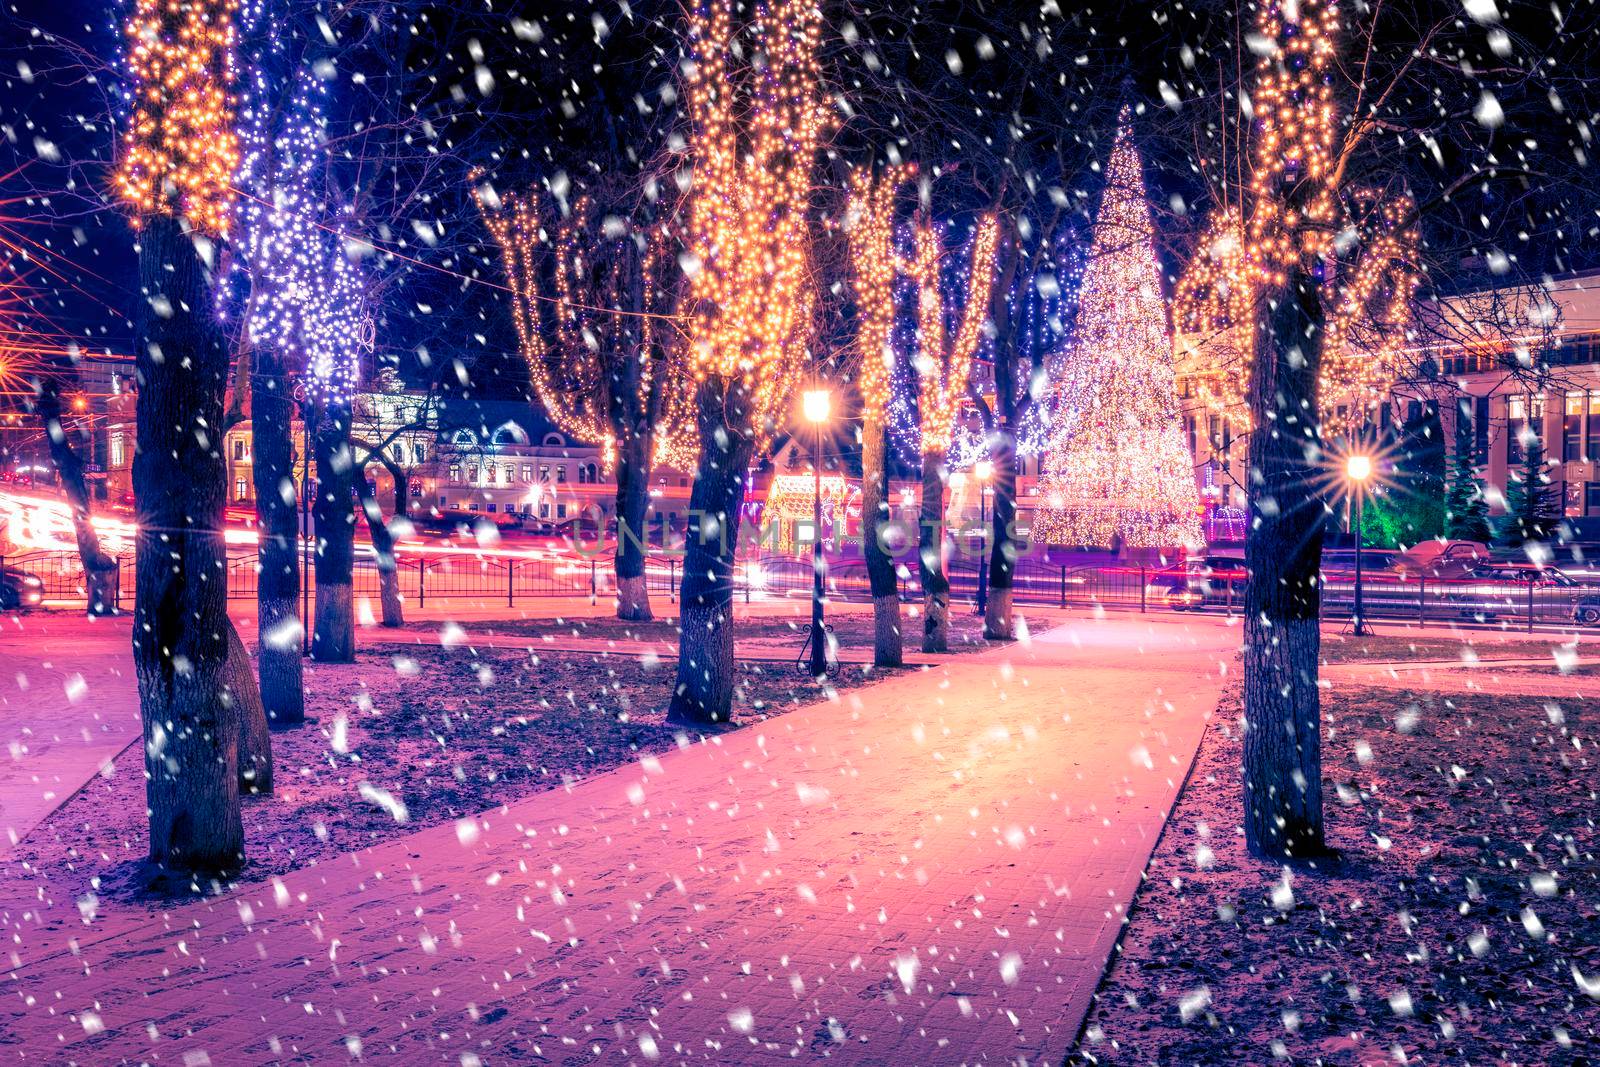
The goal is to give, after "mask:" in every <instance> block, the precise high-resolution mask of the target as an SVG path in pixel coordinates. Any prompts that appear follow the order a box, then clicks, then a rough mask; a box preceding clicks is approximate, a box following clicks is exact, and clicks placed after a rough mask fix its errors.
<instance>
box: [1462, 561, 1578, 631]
mask: <svg viewBox="0 0 1600 1067" xmlns="http://www.w3.org/2000/svg"><path fill="white" fill-rule="evenodd" d="M1446 599H1447V600H1448V601H1451V602H1454V603H1456V604H1458V605H1459V606H1460V607H1461V611H1462V614H1463V615H1468V616H1471V617H1473V618H1476V619H1479V620H1483V621H1487V620H1490V619H1493V618H1496V617H1498V616H1500V615H1524V614H1526V613H1527V612H1529V611H1532V612H1533V613H1534V615H1535V616H1536V617H1544V618H1552V617H1553V618H1570V619H1571V620H1572V621H1574V622H1578V623H1582V624H1584V625H1586V626H1593V625H1595V624H1600V589H1596V588H1594V587H1592V586H1586V585H1583V584H1581V583H1579V582H1578V581H1576V580H1575V579H1574V578H1573V577H1572V576H1571V575H1569V574H1567V573H1566V572H1565V571H1563V570H1561V569H1559V568H1557V567H1548V566H1539V565H1538V564H1534V563H1479V564H1477V565H1475V566H1474V567H1473V568H1472V569H1471V572H1470V573H1469V574H1468V575H1467V576H1465V577H1464V578H1462V579H1457V580H1455V581H1452V582H1451V583H1450V589H1449V592H1448V593H1447V594H1446Z"/></svg>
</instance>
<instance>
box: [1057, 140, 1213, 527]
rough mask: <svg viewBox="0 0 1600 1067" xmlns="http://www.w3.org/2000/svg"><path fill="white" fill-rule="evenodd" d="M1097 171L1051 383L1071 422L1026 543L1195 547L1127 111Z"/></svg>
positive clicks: (1191, 491)
mask: <svg viewBox="0 0 1600 1067" xmlns="http://www.w3.org/2000/svg"><path fill="white" fill-rule="evenodd" d="M1123 119H1124V122H1123V125H1122V128H1121V130H1120V131H1119V132H1118V134H1117V139H1116V144H1115V146H1114V147H1113V149H1112V151H1111V159H1110V162H1109V163H1108V164H1107V166H1106V185H1105V191H1104V193H1103V194H1102V195H1101V199H1100V209H1099V214H1098V215H1097V217H1096V219H1095V225H1094V240H1093V247H1092V249H1091V251H1090V253H1089V261H1088V265H1087V266H1086V268H1085V275H1084V281H1083V285H1082V287H1081V289H1080V297H1079V305H1078V318H1077V329H1076V332H1075V336H1074V340H1073V344H1072V347H1071V349H1070V351H1069V352H1068V353H1067V355H1066V359H1065V363H1064V366H1063V367H1062V369H1061V372H1060V374H1059V375H1058V378H1057V382H1056V391H1057V396H1056V408H1057V410H1058V411H1071V412H1072V413H1073V414H1072V417H1071V420H1070V425H1069V426H1068V427H1067V428H1066V429H1065V431H1064V432H1063V433H1062V434H1061V437H1060V439H1059V440H1058V441H1057V443H1056V444H1055V445H1054V446H1053V447H1052V448H1051V450H1050V451H1049V452H1048V453H1046V455H1045V459H1044V474H1043V477H1042V478H1041V480H1040V483H1039V497H1040V504H1039V508H1038V510H1037V511H1036V512H1035V514H1034V520H1033V538H1034V540H1035V541H1038V542H1041V543H1044V544H1054V545H1101V546H1106V545H1111V546H1127V547H1130V548H1174V547H1178V546H1184V545H1189V546H1192V545H1198V544H1199V543H1200V539H1201V538H1200V527H1199V523H1198V521H1197V516H1198V513H1199V500H1198V495H1197V493H1196V491H1195V479H1194V469H1193V461H1192V459H1191V457H1190V455H1189V450H1188V448H1187V447H1186V445H1185V443H1184V438H1183V428H1182V426H1181V425H1180V424H1179V421H1178V395H1177V391H1176V386H1175V382H1174V377H1173V359H1172V339H1171V335H1170V334H1169V333H1168V330H1167V313H1166V307H1165V304H1164V302H1163V300H1162V296H1161V278H1160V268H1159V266H1158V265H1157V263H1156V255H1155V246H1154V243H1153V241H1154V226H1153V224H1152V222H1151V218H1150V206H1149V202H1148V199H1147V197H1146V194H1145V183H1144V174H1143V169H1142V163H1141V161H1140V159H1139V152H1138V150H1137V148H1135V147H1134V143H1133V136H1132V130H1131V128H1130V127H1129V125H1128V124H1127V121H1126V120H1127V114H1126V112H1125V113H1124V116H1123Z"/></svg>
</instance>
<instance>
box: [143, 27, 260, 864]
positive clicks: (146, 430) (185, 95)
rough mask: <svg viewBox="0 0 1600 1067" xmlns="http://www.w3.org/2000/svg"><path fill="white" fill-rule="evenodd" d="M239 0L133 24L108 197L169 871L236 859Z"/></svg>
mask: <svg viewBox="0 0 1600 1067" xmlns="http://www.w3.org/2000/svg"><path fill="white" fill-rule="evenodd" d="M235 17H236V4H235V3H234V2H233V0H188V2H185V3H162V2H160V0H137V3H136V4H135V5H134V8H133V11H132V12H131V14H130V16H129V18H128V21H127V24H126V26H125V30H126V36H127V42H128V53H127V68H128V72H129V74H130V75H131V80H132V101H131V116H130V119H129V123H128V127H127V131H126V133H125V136H124V138H123V142H122V150H121V153H120V158H119V160H118V168H117V172H116V178H115V186H116V191H117V195H118V197H119V199H120V200H121V201H122V203H123V204H124V205H125V207H126V208H127V210H128V211H129V213H130V214H131V215H132V217H133V219H134V222H135V224H136V225H137V226H138V230H139V236H138V240H139V289H140V291H139V302H138V306H137V308H136V311H135V316H134V319H135V358H136V360H137V373H138V380H139V407H138V416H137V447H136V451H135V455H134V459H133V490H134V498H135V503H136V507H137V509H138V534H137V536H136V541H135V546H136V547H135V553H136V560H137V562H136V579H135V590H134V620H133V657H134V666H135V673H136V675H137V678H138V683H139V705H140V712H141V717H142V719H143V723H144V753H145V760H144V765H145V779H146V780H145V792H146V799H147V803H148V808H149V818H150V858H151V860H152V861H154V863H156V864H157V865H158V866H160V867H161V868H165V869H174V870H176V871H184V872H187V871H194V870H211V871H216V870H224V869H228V868H232V867H234V866H236V865H237V864H238V863H239V862H240V861H241V860H242V858H243V852H244V830H243V825H242V823H241V819H240V807H239V734H240V726H239V718H238V716H237V715H236V714H235V713H234V710H233V708H234V705H235V702H234V701H232V700H230V699H229V687H228V678H227V676H226V668H227V665H228V631H229V623H228V617H227V599H226V597H227V582H226V580H225V579H226V576H227V548H226V545H225V544H224V541H223V536H222V522H223V501H224V498H225V494H226V487H225V477H226V471H225V467H224V464H223V456H222V439H221V436H220V432H219V428H220V426H221V424H222V417H223V398H224V394H225V392H226V389H227V382H228V368H229V358H228V356H229V346H228V343H227V337H226V334H225V332H224V330H223V327H222V325H221V323H220V322H219V321H218V318H217V315H216V314H215V312H214V310H213V297H212V293H213V288H214V287H213V283H212V270H213V269H214V266H215V263H216V257H217V251H218V242H219V241H221V240H222V239H224V238H226V237H227V236H228V235H229V231H230V227H231V225H232V221H233V205H234V194H233V186H232V178H233V173H234V170H235V168H236V167H237V165H238V162H239V143H238V136H237V134H236V132H235V129H234V48H235V34H236V24H235Z"/></svg>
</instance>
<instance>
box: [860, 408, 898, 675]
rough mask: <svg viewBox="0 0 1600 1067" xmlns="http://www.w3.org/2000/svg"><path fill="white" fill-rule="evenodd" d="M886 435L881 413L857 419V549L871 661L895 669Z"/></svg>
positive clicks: (894, 601)
mask: <svg viewBox="0 0 1600 1067" xmlns="http://www.w3.org/2000/svg"><path fill="white" fill-rule="evenodd" d="M888 458H889V448H888V439H887V437H886V436H885V435H884V432H883V413H882V412H866V413H864V414H863V416H862V420H861V548H862V552H863V553H864V554H865V555H866V559H867V580H868V582H870V583H871V586H872V663H873V666H876V667H899V666H901V665H902V664H904V663H905V638H904V635H903V633H902V631H901V628H900V577H899V575H898V574H897V573H896V571H895V562H894V556H893V554H892V553H891V552H890V551H889V548H890V546H889V545H887V544H886V543H885V538H886V537H888V536H889V535H890V534H891V533H892V531H893V527H892V526H891V525H890V523H889V520H890V517H891V513H890V511H889V500H888V490H889V486H888V473H889V472H888Z"/></svg>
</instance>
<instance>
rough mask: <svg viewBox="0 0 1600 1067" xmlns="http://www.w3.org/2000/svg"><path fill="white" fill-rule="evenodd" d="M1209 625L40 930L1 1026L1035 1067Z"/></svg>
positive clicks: (1123, 889)
mask: <svg viewBox="0 0 1600 1067" xmlns="http://www.w3.org/2000/svg"><path fill="white" fill-rule="evenodd" d="M1237 634H1238V631H1237V629H1236V628H1234V627H1230V626H1228V625H1227V624H1226V623H1225V622H1224V621H1223V620H1210V619H1173V618H1170V617H1155V616H1151V617H1146V618H1139V617H1130V616H1119V617H1110V618H1103V619H1100V620H1093V619H1088V620H1078V621H1073V622H1068V623H1066V624H1063V625H1062V626H1059V627H1057V628H1055V629H1053V630H1050V631H1048V632H1046V633H1043V634H1041V635H1038V636H1036V637H1035V638H1034V639H1033V640H1032V641H1031V643H1029V644H1028V645H1027V646H1026V647H1004V648H999V649H996V650H995V651H992V652H988V653H981V654H976V655H967V656H959V657H954V658H952V659H951V660H950V661H949V662H947V663H945V664H943V665H941V666H939V667H936V668H932V669H929V670H926V671H921V672H916V673H908V674H905V675H901V676H899V677H896V678H893V679H890V680H888V681H885V682H883V683H881V684H879V685H876V686H873V687H870V688H867V689H862V690H855V691H849V692H845V693H843V694H841V695H840V697H839V699H837V700H836V701H834V702H831V703H826V704H821V705H816V706H813V707H809V708H804V709H800V710H797V711H794V712H790V713H789V714H786V715H783V716H780V717H778V718H775V719H772V720H770V721H767V722H765V723H762V724H760V725H756V726H752V727H750V728H748V729H745V730H740V731H736V732H733V733H729V734H725V735H721V736H718V737H714V738H712V739H710V740H709V741H705V742H700V743H686V744H685V746H684V747H682V748H680V749H679V750H678V751H675V752H673V753H670V754H669V755H667V756H663V757H661V758H659V759H645V760H641V761H639V762H638V763H636V764H632V765H630V766H627V767H624V768H622V769H620V770H617V771H615V772H612V773H609V774H605V775H601V776H598V777H596V778H593V779H589V780H586V781H583V782H580V783H577V784H575V785H572V786H570V787H568V788H566V789H563V790H557V791H552V792H549V793H544V794H541V795H538V796H535V797H532V798H530V799H528V800H526V801H523V802H520V803H518V804H515V805H512V806H510V807H509V808H507V809H504V810H496V811H491V812H488V813H486V814H484V815H483V816H481V817H480V818H477V819H473V820H469V821H465V822H463V823H461V824H457V825H453V826H443V827H437V828H434V829H431V830H426V831H422V832H419V833H417V834H414V835H412V836H410V837H407V838H402V839H399V840H395V841H392V842H389V843H387V844H384V845H381V846H378V847H375V848H373V849H370V850H367V851H365V852H360V853H356V854H353V855H351V856H350V857H349V858H348V861H345V860H341V861H338V862H336V863H327V864H323V865H321V866H319V867H316V868H311V869H306V870H302V871H299V872H297V873H295V874H293V875H290V876H288V877H286V878H284V879H283V880H282V882H281V883H278V884H273V885H263V886H256V887H251V888H248V889H245V890H241V891H240V892H238V893H236V894H233V895H231V896H226V897H222V898H218V899H216V900H213V901H210V902H205V903H200V904H194V905H188V906H185V907H183V908H180V909H177V910H175V911H168V912H165V913H162V914H159V915H150V916H145V915H134V914H129V913H128V912H126V911H123V912H121V913H120V914H119V915H117V916H113V915H109V914H102V915H98V916H96V915H93V914H92V913H91V914H89V915H88V916H87V917H86V918H84V919H83V920H82V921H79V917H78V916H76V915H74V917H73V920H72V922H70V923H68V924H65V925H64V926H59V927H55V928H52V927H50V926H47V925H44V924H41V926H40V927H39V928H38V929H36V930H35V931H32V932H31V936H30V938H28V939H26V940H24V941H23V942H22V943H20V944H18V945H14V946H12V948H13V950H14V951H15V953H16V955H15V956H13V957H12V967H11V969H10V970H9V972H8V973H7V975H6V985H7V986H8V988H7V989H6V993H7V996H5V997H4V998H3V999H0V1034H9V1035H11V1039H12V1040H15V1041H18V1042H20V1043H21V1049H23V1050H26V1051H29V1052H32V1053H34V1054H35V1055H36V1056H38V1058H40V1059H42V1060H46V1061H49V1062H66V1061H69V1060H71V1061H76V1062H82V1063H103V1062H116V1061H120V1060H123V1059H127V1060H129V1061H135V1062H136V1061H139V1060H148V1061H152V1062H155V1061H156V1060H157V1058H158V1057H159V1062H168V1063H203V1062H207V1061H209V1062H211V1063H219V1064H220V1063H254V1062H263V1061H275V1060H278V1059H280V1058H281V1059H294V1060H307V1061H314V1062H320V1061H322V1060H324V1059H326V1060H330V1061H341V1062H342V1061H344V1060H345V1059H347V1058H348V1057H349V1056H350V1054H351V1053H358V1054H359V1055H361V1056H362V1057H363V1058H364V1059H365V1060H367V1061H375V1062H399V1063H423V1062H443V1063H451V1064H457V1063H472V1062H476V1061H477V1060H478V1059H481V1061H482V1062H484V1063H524V1062H552V1063H567V1062H571V1063H591V1062H596V1060H597V1059H598V1060H599V1061H600V1062H650V1061H660V1062H670V1063H678V1062H685V1063H689V1062H693V1063H760V1062H773V1063H776V1062H789V1061H791V1060H792V1059H793V1058H795V1057H797V1056H798V1057H799V1058H801V1059H807V1058H817V1057H820V1056H822V1055H823V1054H830V1055H831V1056H832V1057H833V1058H835V1059H836V1060H838V1061H840V1062H846V1063H872V1064H880V1063H881V1064H902V1063H913V1062H923V1063H929V1064H933V1063H940V1064H942V1063H958V1062H993V1063H998V1062H1014V1061H1016V1060H1017V1059H1018V1058H1019V1057H1020V1058H1025V1059H1026V1060H1027V1061H1028V1062H1046V1061H1049V1062H1055V1061H1057V1060H1059V1058H1060V1057H1061V1056H1062V1055H1063V1054H1064V1053H1065V1052H1066V1051H1067V1049H1068V1046H1069V1044H1070V1042H1071V1041H1072V1039H1073V1037H1074V1036H1075V1033H1076V1029H1077V1026H1078V1022H1079V1020H1081V1018H1082V1016H1083V1013H1084V1011H1085V1010H1086V1009H1087V1006H1088V1002H1089V997H1090V995H1091V993H1092V992H1093V990H1094V988H1095V986H1096V984H1097V983H1098V980H1099V977H1100V974H1101V970H1102V968H1103V966H1104V962H1105V959H1106V957H1107V955H1108V953H1109V951H1110V949H1111V946H1112V943H1113V941H1114V939H1115V937H1116V935H1117V932H1118V929H1119V927H1120V923H1121V918H1122V912H1123V909H1124V908H1125V907H1126V905H1127V903H1128V901H1129V900H1130V899H1131V897H1132V894H1133V892H1134V891H1135V889H1136V888H1137V885H1138V880H1139V876H1140V871H1141V869H1142V867H1143V865H1144V863H1145V860H1146V858H1147V857H1148V855H1149V853H1150V850H1151V848H1152V846H1153V845H1154V842H1155V840H1156V836H1157V835H1158V834H1159V832H1160V829H1161V826H1162V824H1163V822H1164V820H1165V817H1166V814H1167V812H1168V811H1169V810H1170V808H1171V805H1172V802H1173V800H1174V799H1175V796H1176V793H1177V791H1178V788H1179V786H1180V784H1181V782H1182V781H1183V778H1184V775H1185V773H1186V772H1187V770H1188V767H1189V765H1190V762H1191V761H1192V758H1193V754H1194V752H1195V749H1196V746H1197V744H1198V742H1199V739H1200V736H1201V732H1202V729H1203V725H1204V723H1205V721H1206V719H1207V718H1208V716H1209V715H1210V713H1211V712H1212V710H1213V709H1214V708H1215V706H1216V703H1217V698H1218V695H1219V693H1220V690H1221V687H1222V685H1223V682H1224V675H1225V673H1226V671H1227V670H1228V669H1230V668H1229V664H1230V663H1231V660H1232V656H1233V651H1232V650H1233V646H1234V645H1235V643H1236V641H1237ZM0 1040H4V1039H0Z"/></svg>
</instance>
